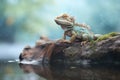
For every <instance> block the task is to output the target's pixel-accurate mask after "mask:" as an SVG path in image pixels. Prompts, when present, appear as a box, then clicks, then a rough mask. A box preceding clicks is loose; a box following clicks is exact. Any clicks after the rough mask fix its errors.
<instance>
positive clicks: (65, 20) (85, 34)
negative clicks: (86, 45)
mask: <svg viewBox="0 0 120 80" xmlns="http://www.w3.org/2000/svg"><path fill="white" fill-rule="evenodd" d="M54 21H55V22H56V24H58V25H60V26H61V28H62V29H63V30H64V35H63V38H62V39H63V40H66V36H68V37H70V40H69V41H67V42H70V43H71V42H74V41H75V39H81V40H82V41H90V40H94V39H96V38H97V37H99V36H101V35H100V34H94V33H93V32H92V31H91V30H90V26H89V25H87V24H80V23H77V22H75V18H74V17H73V16H70V15H68V14H62V15H60V16H57V17H56V18H55V19H54ZM76 27H80V29H79V30H77V29H76Z"/></svg>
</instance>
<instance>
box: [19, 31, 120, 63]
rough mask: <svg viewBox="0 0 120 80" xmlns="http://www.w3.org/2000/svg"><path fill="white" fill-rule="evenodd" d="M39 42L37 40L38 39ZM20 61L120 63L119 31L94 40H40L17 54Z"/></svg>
mask: <svg viewBox="0 0 120 80" xmlns="http://www.w3.org/2000/svg"><path fill="white" fill-rule="evenodd" d="M38 42H39V41H38ZM19 59H20V61H21V62H22V61H24V60H26V61H32V60H36V61H39V62H42V63H55V62H57V63H58V62H60V63H75V64H76V63H78V64H81V63H82V64H86V63H90V64H92V63H115V64H118V63H120V33H114V32H113V33H109V34H105V35H103V36H101V37H99V38H98V39H97V40H95V41H91V42H87V43H85V44H81V42H79V41H77V42H73V43H67V42H62V41H59V40H58V41H51V40H48V39H47V40H46V39H45V40H44V39H43V40H42V41H41V40H40V43H39V45H38V43H36V46H35V47H32V48H31V47H30V46H27V47H25V48H24V49H23V51H22V53H21V54H20V56H19Z"/></svg>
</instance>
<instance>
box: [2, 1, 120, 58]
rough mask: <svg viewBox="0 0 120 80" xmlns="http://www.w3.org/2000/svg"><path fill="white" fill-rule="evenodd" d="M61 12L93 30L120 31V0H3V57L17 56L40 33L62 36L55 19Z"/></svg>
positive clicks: (98, 31) (103, 32) (51, 37)
mask: <svg viewBox="0 0 120 80" xmlns="http://www.w3.org/2000/svg"><path fill="white" fill-rule="evenodd" d="M62 13H68V14H70V15H72V16H74V17H75V19H76V22H80V23H86V24H88V25H90V26H91V29H92V31H93V32H94V33H100V34H105V33H109V32H113V31H116V32H120V0H0V59H17V58H18V56H19V54H20V52H22V49H23V48H24V46H25V45H30V46H34V45H35V42H36V40H38V39H39V37H40V36H41V35H45V36H48V37H49V38H50V39H52V40H54V39H60V38H61V37H62V34H63V30H62V29H61V28H60V26H58V25H57V24H56V23H55V22H54V18H55V17H56V16H58V15H60V14H62Z"/></svg>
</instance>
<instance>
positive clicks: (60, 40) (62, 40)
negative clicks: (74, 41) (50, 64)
mask: <svg viewBox="0 0 120 80" xmlns="http://www.w3.org/2000/svg"><path fill="white" fill-rule="evenodd" d="M57 42H64V43H71V42H70V41H69V40H64V39H59V40H58V41H57Z"/></svg>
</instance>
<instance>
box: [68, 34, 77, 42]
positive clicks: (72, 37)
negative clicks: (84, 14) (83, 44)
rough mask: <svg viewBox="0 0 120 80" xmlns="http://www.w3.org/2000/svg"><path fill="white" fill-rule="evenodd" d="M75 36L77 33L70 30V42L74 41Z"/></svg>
mask: <svg viewBox="0 0 120 80" xmlns="http://www.w3.org/2000/svg"><path fill="white" fill-rule="evenodd" d="M76 36H77V33H75V32H72V36H71V38H70V42H73V41H75V39H76Z"/></svg>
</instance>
